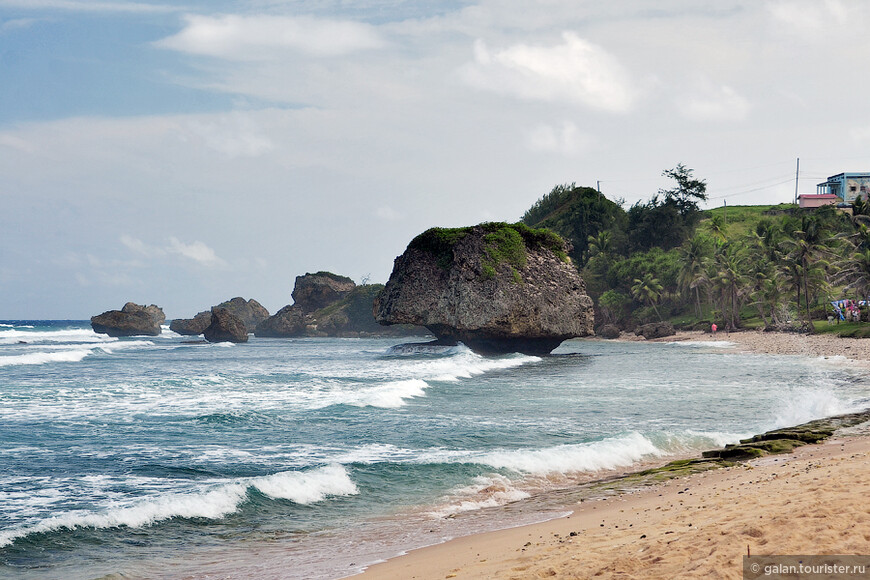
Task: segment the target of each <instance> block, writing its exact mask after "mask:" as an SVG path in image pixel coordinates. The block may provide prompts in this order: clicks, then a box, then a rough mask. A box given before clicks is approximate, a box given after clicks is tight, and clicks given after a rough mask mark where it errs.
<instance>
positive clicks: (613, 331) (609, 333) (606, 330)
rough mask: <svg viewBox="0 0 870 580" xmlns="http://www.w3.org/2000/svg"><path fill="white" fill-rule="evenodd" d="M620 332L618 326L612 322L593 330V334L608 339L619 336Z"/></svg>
mask: <svg viewBox="0 0 870 580" xmlns="http://www.w3.org/2000/svg"><path fill="white" fill-rule="evenodd" d="M620 334H621V332H620V330H619V327H617V326H615V325H613V324H605V325H604V326H602V327H601V328H599V329H598V330H597V331H596V332H595V336H598V337H600V338H608V339H613V338H619V335H620Z"/></svg>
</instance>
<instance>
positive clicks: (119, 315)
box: [91, 302, 166, 336]
mask: <svg viewBox="0 0 870 580" xmlns="http://www.w3.org/2000/svg"><path fill="white" fill-rule="evenodd" d="M165 321H166V315H165V314H163V310H162V309H161V308H160V307H159V306H155V305H154V304H151V305H149V306H142V305H139V304H136V303H134V302H128V303H126V304H125V305H124V307H123V308H122V309H121V310H107V311H106V312H103V313H102V314H98V315H96V316H92V317H91V327H92V328H93V329H94V332H96V333H99V334H108V335H109V336H142V335H145V336H157V335H159V334H160V332H161V328H160V325H161V324H163V323H164V322H165Z"/></svg>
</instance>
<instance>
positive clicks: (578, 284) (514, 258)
mask: <svg viewBox="0 0 870 580" xmlns="http://www.w3.org/2000/svg"><path fill="white" fill-rule="evenodd" d="M568 251H569V247H568V245H567V243H566V242H565V241H564V240H562V238H560V237H559V236H557V235H555V234H553V233H551V232H549V231H546V230H532V229H530V228H528V227H527V226H524V225H523V224H503V223H488V224H481V225H478V226H474V227H468V228H454V229H441V228H433V229H430V230H427V231H426V232H424V233H422V234H420V235H419V236H417V237H416V238H414V240H412V241H411V243H410V244H409V245H408V248H407V249H406V250H405V253H404V254H402V255H401V256H399V257H398V258H396V260H395V263H394V266H393V273H392V274H391V276H390V280H389V282H387V284H386V287H385V288H384V290H383V291H382V292H381V293H380V295H379V296H378V297H377V299H376V300H375V305H374V314H375V318H376V319H377V321H378V322H379V323H380V324H386V325H389V324H414V325H420V326H425V327H426V328H428V329H429V330H430V331H431V332H432V333H433V334H435V335H436V336H437V337H438V339H439V341H441V342H445V343H449V342H455V341H461V342H463V343H464V344H465V345H466V346H468V347H469V348H471V349H473V350H475V351H478V352H482V353H504V352H523V353H529V354H545V353H549V352H550V351H552V350H553V349H554V348H556V347H557V346H559V344H560V343H561V342H562V341H563V340H565V339H568V338H573V337H578V336H588V335H591V334H593V330H592V328H593V326H592V325H593V317H594V315H593V307H592V299H591V298H590V297H589V296H588V295H587V294H586V285H585V284H584V282H583V279H582V278H581V277H580V274H579V273H578V272H577V269H576V268H575V267H574V265H573V264H572V263H571V261H570V259H569V258H568V256H567V254H568Z"/></svg>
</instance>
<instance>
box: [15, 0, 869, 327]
mask: <svg viewBox="0 0 870 580" xmlns="http://www.w3.org/2000/svg"><path fill="white" fill-rule="evenodd" d="M867 30H870V3H864V2H854V1H838V0H745V1H739V0H720V1H717V2H697V0H659V1H657V2H655V3H650V2H648V1H645V0H612V1H608V2H602V1H601V0H594V1H587V0H538V1H519V0H478V1H465V0H448V1H440V2H439V1H434V0H418V1H413V2H410V1H402V0H353V1H351V0H295V1H293V0H246V1H241V0H239V1H230V0H209V1H205V0H183V1H179V2H175V1H174V0H165V1H162V2H160V1H154V2H151V1H146V0H140V1H125V0H94V1H90V0H0V319H7V320H8V319H86V318H89V317H90V316H92V315H94V314H98V313H100V312H103V311H105V310H110V309H116V308H120V307H121V306H122V305H123V304H124V303H125V302H127V301H134V302H138V303H146V304H151V303H154V304H157V305H159V306H161V307H163V309H164V310H165V312H166V314H167V317H168V318H170V319H171V318H183V317H191V316H193V315H194V314H195V313H196V312H198V311H201V310H204V309H207V308H208V307H210V306H212V305H214V304H217V303H219V302H221V301H223V300H226V299H229V298H232V297H234V296H243V297H245V298H255V299H256V300H258V301H259V302H261V303H262V304H263V305H264V306H265V307H266V308H267V309H269V310H270V312H275V311H277V310H278V309H280V308H281V307H283V306H284V305H286V304H288V303H291V302H292V299H291V297H290V292H291V291H292V289H293V284H294V281H295V278H296V276H299V275H302V274H304V273H306V272H316V271H319V270H329V271H332V272H335V273H339V274H343V275H346V276H350V277H351V278H353V279H354V280H355V281H357V282H358V283H359V282H363V281H370V282H386V280H387V278H388V277H389V274H390V271H391V269H392V264H393V260H394V258H395V257H396V256H398V255H399V254H401V253H402V252H403V251H404V249H405V247H406V246H407V244H408V242H409V241H410V240H411V239H412V238H413V237H414V236H415V235H417V234H418V233H420V232H422V231H424V230H425V229H427V228H429V227H433V226H441V227H455V226H465V225H473V224H476V223H479V222H482V221H516V220H518V219H519V218H520V217H521V216H522V214H523V212H524V211H525V210H526V209H528V208H529V207H530V206H531V205H532V204H533V203H534V202H535V201H536V200H537V199H539V198H540V197H541V196H543V195H545V194H546V193H548V192H549V191H550V190H551V189H552V188H553V187H554V186H555V185H559V184H570V183H576V184H577V185H583V186H590V187H597V186H600V189H601V192H602V194H603V195H605V196H607V197H608V198H609V199H612V200H614V201H617V200H621V201H623V202H624V203H625V207H626V208H627V207H629V206H630V205H631V204H633V203H636V202H637V201H640V200H646V199H648V198H649V197H650V196H652V195H653V194H655V193H656V191H657V190H658V189H660V188H667V187H669V186H670V183H669V182H668V180H667V179H666V178H664V177H662V172H663V171H664V170H666V169H671V168H673V167H675V166H676V165H677V164H679V163H683V164H685V165H686V166H687V167H689V168H692V169H693V170H694V172H695V177H698V178H701V179H704V180H706V181H707V184H708V194H709V196H710V200H709V202H708V204H707V206H706V207H718V206H721V205H722V204H723V203H727V204H728V205H745V204H761V203H781V202H789V201H792V200H793V199H794V195H795V186H796V184H797V187H798V189H799V190H800V193H814V192H815V191H816V184H817V183H819V182H820V181H823V180H824V179H825V178H826V177H827V176H829V175H834V174H837V173H840V172H843V171H870V99H868V96H867V95H868V92H870V91H868V89H870V81H868V77H867V74H866V71H867V70H868V68H870V34H867V33H866V32H865V31H867ZM798 158H800V170H799V171H797V159H798ZM796 177H797V179H796Z"/></svg>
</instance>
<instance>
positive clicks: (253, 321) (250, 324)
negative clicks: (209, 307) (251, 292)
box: [215, 296, 269, 332]
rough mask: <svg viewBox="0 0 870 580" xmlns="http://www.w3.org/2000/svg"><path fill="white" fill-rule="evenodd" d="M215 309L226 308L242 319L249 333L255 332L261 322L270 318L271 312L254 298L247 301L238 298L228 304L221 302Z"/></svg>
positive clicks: (227, 302) (228, 301)
mask: <svg viewBox="0 0 870 580" xmlns="http://www.w3.org/2000/svg"><path fill="white" fill-rule="evenodd" d="M215 308H225V309H227V310H229V311H230V312H232V313H233V314H235V315H236V316H238V317H239V318H241V319H242V322H244V323H245V328H247V329H248V332H254V330H255V329H256V328H257V325H258V324H259V323H260V322H262V321H264V320H266V319H267V318H269V311H268V310H266V309H265V308H263V306H262V305H261V304H260V303H259V302H257V301H256V300H254V299H253V298H252V299H250V300H245V299H244V298H242V297H240V296H238V297H236V298H233V299H231V300H227V301H226V302H221V303H220V304H218V305H217V306H215Z"/></svg>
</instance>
